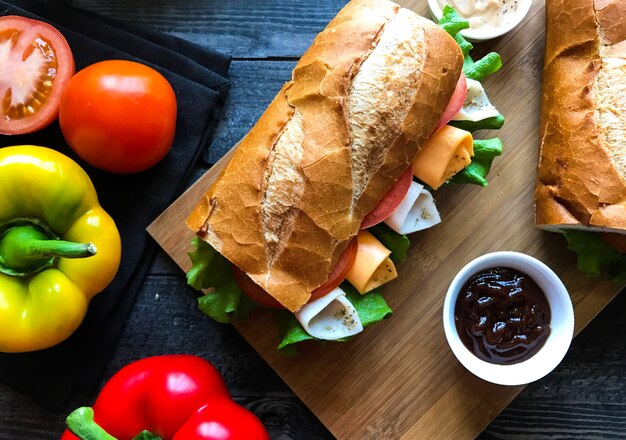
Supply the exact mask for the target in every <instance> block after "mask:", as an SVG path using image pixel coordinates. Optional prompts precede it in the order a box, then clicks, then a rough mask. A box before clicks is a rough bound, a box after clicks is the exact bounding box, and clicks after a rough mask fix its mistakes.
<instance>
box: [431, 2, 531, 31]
mask: <svg viewBox="0 0 626 440" xmlns="http://www.w3.org/2000/svg"><path fill="white" fill-rule="evenodd" d="M526 1H528V0H437V2H438V3H439V6H440V7H441V8H443V7H444V6H445V5H446V4H449V5H450V6H453V7H454V9H456V11H457V13H458V14H459V15H460V16H461V17H462V18H464V19H466V20H467V21H469V24H470V29H472V30H479V29H480V30H484V31H491V30H496V29H500V28H505V27H508V26H509V25H510V23H511V22H513V21H515V20H516V19H517V17H516V15H517V11H518V9H519V8H520V4H521V3H526Z"/></svg>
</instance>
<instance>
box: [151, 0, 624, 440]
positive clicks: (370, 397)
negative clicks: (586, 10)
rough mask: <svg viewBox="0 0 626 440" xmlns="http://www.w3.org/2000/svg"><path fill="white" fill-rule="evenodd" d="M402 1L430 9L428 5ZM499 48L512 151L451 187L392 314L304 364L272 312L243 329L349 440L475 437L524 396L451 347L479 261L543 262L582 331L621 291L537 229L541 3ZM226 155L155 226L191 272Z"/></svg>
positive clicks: (495, 89)
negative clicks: (204, 209)
mask: <svg viewBox="0 0 626 440" xmlns="http://www.w3.org/2000/svg"><path fill="white" fill-rule="evenodd" d="M401 3H404V4H405V5H406V6H408V7H413V8H414V9H415V10H417V11H418V12H420V13H424V10H423V3H419V4H418V2H412V1H406V2H401ZM495 46H496V50H498V52H499V53H500V54H501V55H502V57H503V59H504V60H505V67H504V68H503V69H502V70H501V71H500V72H499V73H498V74H497V75H494V76H493V77H491V78H489V79H488V80H487V81H485V87H486V89H487V90H488V92H489V95H490V98H491V99H492V101H493V102H494V103H495V105H496V106H497V107H498V108H499V109H500V111H501V112H502V113H503V114H505V115H506V116H507V124H506V126H505V128H504V129H503V130H502V131H501V133H499V135H500V136H501V138H502V140H503V141H504V144H505V146H506V149H505V153H504V155H503V156H502V157H501V158H499V159H498V160H497V162H496V165H495V167H494V169H493V170H492V174H491V178H490V181H491V184H490V185H489V187H487V188H477V187H470V186H463V187H457V186H448V187H446V188H445V189H443V190H442V191H439V192H437V193H436V195H435V197H436V199H437V202H438V207H439V209H440V212H441V213H442V218H443V223H442V225H440V226H438V227H436V228H433V229H431V230H428V231H426V232H423V233H420V234H416V235H414V236H413V237H412V244H413V245H412V247H411V250H410V253H409V257H408V259H407V261H406V262H404V263H402V264H400V265H399V266H398V272H399V274H400V277H399V278H400V279H399V280H398V281H397V282H395V283H393V284H391V285H389V286H387V287H386V289H385V292H386V294H387V295H386V298H387V300H388V302H389V304H390V306H391V307H392V309H394V310H395V313H394V316H393V317H392V319H391V320H389V321H388V322H384V323H381V324H378V325H376V326H375V327H373V328H371V329H367V330H366V331H365V333H364V334H363V335H361V336H359V337H358V338H356V339H355V340H354V341H352V342H350V343H349V344H326V345H324V346H318V347H316V348H315V349H313V350H311V351H310V352H307V353H306V354H303V355H300V356H298V357H297V358H293V357H284V356H281V355H280V354H278V353H277V352H276V345H277V342H278V335H277V334H276V332H274V331H270V330H268V329H271V328H272V327H273V326H275V324H274V322H273V320H274V317H273V315H272V314H271V313H269V312H267V313H260V314H259V315H257V316H255V319H249V320H246V321H245V322H241V323H236V324H235V325H236V327H237V328H238V330H239V331H240V332H241V333H242V335H243V336H244V337H245V338H246V339H247V340H248V341H249V342H250V343H251V344H252V346H253V347H254V348H255V349H256V350H257V351H258V352H259V353H260V354H261V355H262V356H263V357H264V358H265V359H266V360H267V361H268V363H269V364H270V365H271V366H272V368H274V370H275V371H277V372H278V374H279V375H280V376H281V378H282V379H284V380H285V382H286V383H287V384H288V385H289V386H290V387H291V388H292V389H293V390H294V391H295V393H296V394H297V395H298V396H299V397H300V398H301V399H302V400H303V401H304V402H305V403H306V404H307V405H308V406H309V408H310V409H311V410H312V411H313V412H314V413H315V414H316V415H317V416H318V417H319V418H320V420H321V421H322V422H323V423H324V424H325V425H326V426H327V427H328V428H329V429H330V431H331V432H332V433H333V434H334V435H335V436H336V437H337V438H339V439H352V438H357V439H378V438H385V439H387V438H389V439H396V438H402V439H414V438H429V439H435V438H441V439H448V438H455V439H464V438H468V439H471V438H475V437H476V436H477V435H478V434H479V433H480V432H481V431H482V430H483V429H484V428H485V426H487V425H488V424H489V423H490V422H491V421H492V420H493V419H494V418H495V417H496V416H497V415H498V413H499V412H500V411H501V410H502V409H504V407H505V406H506V405H507V404H508V403H509V402H510V401H511V400H512V399H513V398H514V397H515V396H516V395H517V394H518V393H519V391H520V390H521V388H520V387H501V386H496V385H492V384H489V383H487V382H484V381H482V380H480V379H477V378H476V377H474V376H473V375H471V374H470V373H468V372H467V371H465V370H464V369H463V367H461V366H460V364H459V363H458V362H457V361H456V360H455V358H454V357H453V355H452V354H451V352H450V350H449V349H448V346H447V343H446V341H445V338H444V335H443V329H442V324H441V318H440V316H441V308H442V304H443V298H444V295H445V291H446V289H447V287H448V284H449V282H450V280H451V279H452V277H453V276H454V274H455V273H456V272H457V271H458V270H459V269H460V268H461V267H462V266H463V265H464V264H465V263H467V262H468V261H470V260H471V259H473V258H475V257H477V256H479V255H481V254H484V253H486V252H490V251H496V250H515V251H521V252H526V253H528V254H531V255H533V256H535V257H537V258H539V259H540V260H542V261H544V262H545V263H546V264H548V265H549V266H550V267H552V268H553V269H554V270H555V271H556V272H557V273H558V274H559V275H560V276H561V278H562V279H563V281H564V283H565V285H566V286H567V287H568V289H569V291H570V295H571V297H572V301H573V303H574V306H575V311H576V332H578V331H580V330H581V329H582V328H583V327H584V326H586V325H587V324H588V323H589V321H590V320H591V319H592V318H593V317H595V315H596V314H597V313H598V312H599V311H600V310H602V308H603V307H604V306H606V305H607V304H608V303H609V302H610V300H611V299H612V298H613V297H614V296H615V295H616V294H617V293H618V291H619V288H620V286H616V285H613V284H611V283H610V282H608V281H606V280H590V279H587V278H585V277H584V276H583V275H582V274H581V273H580V272H578V271H577V269H576V268H575V264H574V261H573V256H572V255H569V254H567V253H565V252H564V250H565V246H564V242H563V239H562V238H561V237H560V236H558V235H549V234H546V233H543V232H540V231H538V230H536V229H535V228H534V227H533V189H534V180H535V167H536V163H537V141H538V137H539V136H538V108H539V100H540V93H541V59H542V54H543V4H541V3H535V4H534V6H533V8H532V9H531V12H530V13H529V16H528V17H527V19H526V22H525V25H524V26H523V27H520V28H518V29H517V30H516V31H514V32H512V33H510V34H509V35H507V36H505V37H504V38H502V39H501V40H500V41H498V42H497V43H496V44H495ZM486 135H487V136H488V135H489V134H488V133H487V134H486ZM227 160H228V155H226V156H225V157H224V158H223V159H221V160H220V161H219V162H218V163H217V164H216V165H215V166H214V167H213V168H211V169H210V170H209V171H208V172H207V173H206V174H205V175H203V176H202V177H201V178H200V179H199V181H198V182H197V183H196V184H195V185H194V186H193V187H192V188H190V190H189V191H188V192H187V193H185V194H184V195H183V196H182V197H181V198H180V199H178V200H177V201H176V202H175V203H174V204H173V205H172V206H171V207H170V208H169V209H168V210H167V211H166V212H165V213H164V214H163V215H162V216H161V217H159V218H158V219H157V220H156V221H155V222H154V223H153V224H152V225H151V226H150V228H149V229H148V230H149V232H150V233H151V234H152V236H153V237H154V238H155V239H156V240H157V242H159V244H160V245H161V246H162V247H163V248H164V249H165V250H166V251H167V252H168V254H169V255H170V256H171V257H172V258H173V259H174V261H176V263H178V264H179V265H180V266H181V267H182V268H183V269H184V270H187V269H188V268H189V265H190V263H189V259H188V257H187V252H189V250H190V249H189V242H190V240H191V238H192V234H191V232H190V231H189V230H188V229H187V228H186V227H185V226H184V224H183V222H184V218H185V217H186V215H187V214H188V213H189V212H190V211H191V209H192V208H193V206H194V205H195V204H196V203H197V201H198V200H199V199H200V197H201V195H202V194H203V193H204V192H205V191H206V189H207V188H208V187H209V186H210V184H211V183H212V182H213V181H214V180H215V178H216V177H217V175H218V174H219V172H220V171H221V169H222V168H223V166H224V165H225V163H226V162H227Z"/></svg>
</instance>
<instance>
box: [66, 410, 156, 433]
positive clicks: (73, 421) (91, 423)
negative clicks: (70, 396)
mask: <svg viewBox="0 0 626 440" xmlns="http://www.w3.org/2000/svg"><path fill="white" fill-rule="evenodd" d="M65 424H66V425H67V429H69V430H70V431H71V432H72V434H74V435H75V436H76V437H78V438H79V439H80V440H117V439H116V438H115V437H113V436H112V435H111V434H109V433H108V432H106V431H105V430H104V429H102V427H101V426H100V425H98V424H97V423H96V421H95V420H94V413H93V409H92V408H90V407H88V406H83V407H81V408H78V409H75V410H74V411H72V412H71V413H70V415H69V416H67V418H66V419H65ZM133 440H161V437H159V436H158V435H154V434H152V433H151V432H149V431H141V432H140V433H139V434H138V435H137V436H136V437H134V438H133Z"/></svg>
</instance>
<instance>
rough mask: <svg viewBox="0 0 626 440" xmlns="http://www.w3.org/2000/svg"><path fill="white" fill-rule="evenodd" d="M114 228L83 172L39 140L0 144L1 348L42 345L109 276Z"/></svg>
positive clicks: (63, 331)
mask: <svg viewBox="0 0 626 440" xmlns="http://www.w3.org/2000/svg"><path fill="white" fill-rule="evenodd" d="M120 257H121V241H120V235H119V232H118V230H117V227H116V226H115V223H114V221H113V219H112V218H111V217H110V216H109V215H108V214H107V213H106V212H105V211H104V209H102V207H100V205H99V203H98V197H97V194H96V190H95V188H94V187H93V184H92V183H91V180H90V179H89V176H87V173H85V171H84V170H83V169H82V168H81V167H80V166H79V165H78V164H77V163H75V162H74V161H72V160H71V159H70V158H68V157H67V156H64V155H63V154H61V153H59V152H57V151H55V150H51V149H49V148H44V147H35V146H16V147H6V148H2V149H0V351H1V352H8V353H11V352H13V353H14V352H26V351H34V350H41V349H44V348H48V347H51V346H53V345H56V344H58V343H60V342H61V341H63V340H65V339H66V338H67V337H69V336H70V335H71V334H72V333H73V332H74V331H75V330H76V329H77V328H78V326H79V325H80V323H81V322H82V320H83V318H84V317H85V313H86V312H87V306H88V304H89V301H90V300H91V298H93V296H94V295H96V294H97V293H99V292H100V291H102V290H103V289H104V288H105V287H106V286H107V285H108V284H109V283H110V282H111V281H112V280H113V277H114V276H115V274H116V273H117V269H118V267H119V263H120Z"/></svg>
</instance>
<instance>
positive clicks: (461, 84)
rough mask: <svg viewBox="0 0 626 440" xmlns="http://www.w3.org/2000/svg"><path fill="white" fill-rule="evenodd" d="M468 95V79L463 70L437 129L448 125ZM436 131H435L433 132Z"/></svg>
mask: <svg viewBox="0 0 626 440" xmlns="http://www.w3.org/2000/svg"><path fill="white" fill-rule="evenodd" d="M466 97H467V81H466V79H465V75H464V74H463V72H461V76H460V77H459V81H458V82H457V83H456V87H455V88H454V93H453V94H452V98H450V102H449V103H448V106H447V107H446V109H445V110H444V111H443V114H442V115H441V118H440V119H439V122H437V128H435V131H437V130H439V129H440V128H441V127H443V126H444V125H446V124H447V123H448V122H450V120H451V119H452V118H453V117H454V115H456V114H457V113H458V112H459V111H461V107H463V103H464V102H465V98H466ZM433 133H434V132H433Z"/></svg>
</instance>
